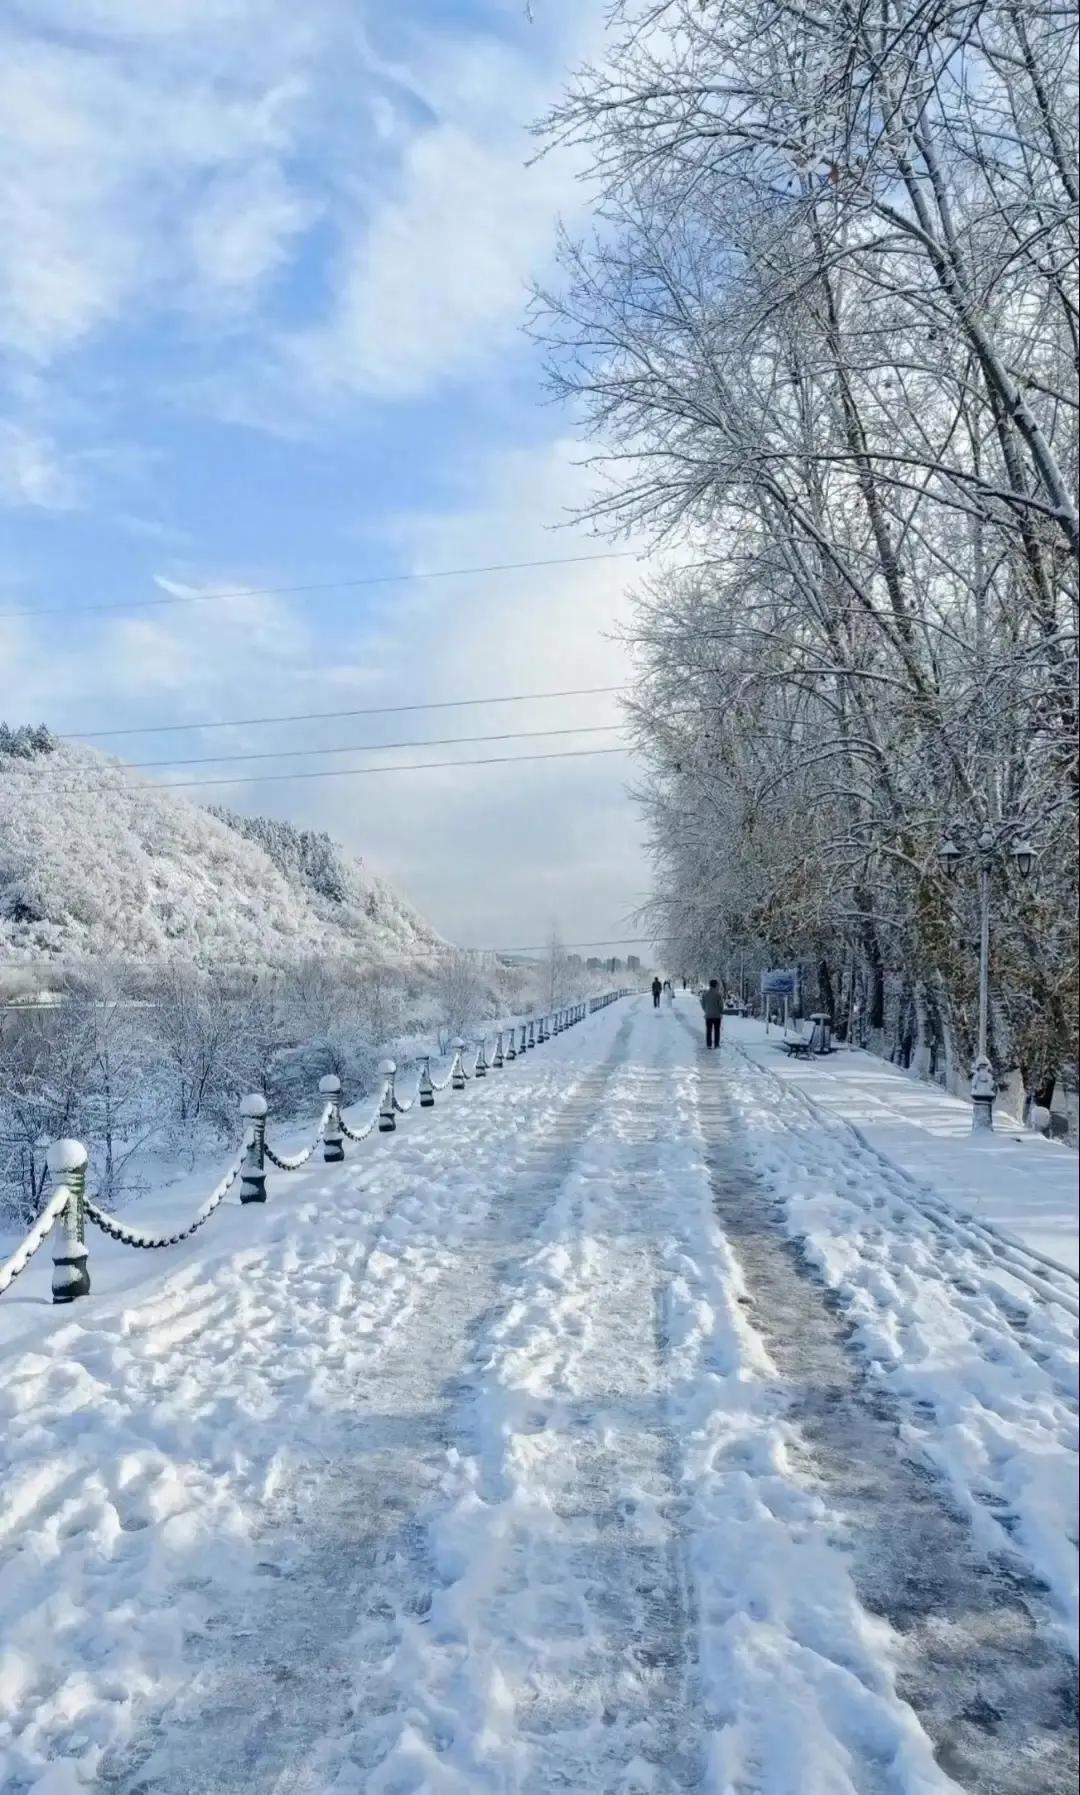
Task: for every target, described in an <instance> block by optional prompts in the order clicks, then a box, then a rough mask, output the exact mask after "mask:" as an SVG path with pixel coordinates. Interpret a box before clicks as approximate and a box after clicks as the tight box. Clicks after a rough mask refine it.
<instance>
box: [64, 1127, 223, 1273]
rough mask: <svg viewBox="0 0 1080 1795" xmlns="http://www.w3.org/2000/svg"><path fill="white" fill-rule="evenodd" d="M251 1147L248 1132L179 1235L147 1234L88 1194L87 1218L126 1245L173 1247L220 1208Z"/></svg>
mask: <svg viewBox="0 0 1080 1795" xmlns="http://www.w3.org/2000/svg"><path fill="white" fill-rule="evenodd" d="M250 1146H251V1137H250V1135H249V1136H248V1138H247V1140H246V1141H245V1142H244V1144H243V1146H242V1147H241V1149H240V1151H239V1153H238V1154H237V1156H236V1158H235V1159H234V1160H233V1162H232V1165H231V1166H230V1167H229V1169H228V1171H227V1172H226V1173H225V1176H224V1177H223V1178H222V1180H221V1182H220V1184H217V1185H215V1187H214V1189H213V1190H212V1191H211V1192H210V1195H209V1196H208V1197H207V1199H206V1202H205V1203H204V1204H203V1206H202V1208H201V1209H200V1210H199V1213H198V1215H197V1216H196V1217H195V1219H194V1221H193V1222H191V1223H189V1225H188V1226H187V1227H186V1228H181V1229H180V1230H179V1232H178V1233H176V1234H147V1233H146V1232H145V1231H144V1230H143V1229H142V1228H133V1227H132V1226H131V1224H130V1223H129V1222H121V1221H118V1220H117V1218H116V1216H115V1215H110V1214H109V1212H108V1210H106V1209H99V1208H98V1206H97V1204H96V1203H93V1202H91V1200H90V1198H89V1197H88V1198H87V1199H86V1219H87V1221H90V1222H93V1224H94V1226H95V1228H100V1229H101V1232H102V1233H103V1234H108V1235H109V1236H110V1237H111V1238H112V1239H113V1240H119V1241H121V1242H122V1243H123V1245H124V1246H127V1247H174V1246H176V1245H177V1244H178V1242H180V1241H181V1240H187V1239H188V1238H189V1236H190V1235H192V1234H197V1233H198V1231H199V1229H200V1228H201V1227H202V1226H203V1224H204V1223H205V1222H208V1221H209V1220H210V1217H211V1216H212V1215H213V1213H214V1211H215V1209H217V1208H218V1206H219V1204H220V1203H221V1202H222V1200H223V1199H224V1198H225V1197H226V1196H227V1195H228V1193H229V1191H230V1190H231V1189H232V1187H233V1185H234V1184H235V1183H236V1180H237V1179H238V1178H239V1176H240V1173H241V1171H242V1170H243V1166H244V1160H245V1159H246V1158H247V1152H248V1148H249V1147H250Z"/></svg>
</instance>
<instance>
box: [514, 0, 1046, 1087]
mask: <svg viewBox="0 0 1080 1795" xmlns="http://www.w3.org/2000/svg"><path fill="white" fill-rule="evenodd" d="M1075 54H1076V17H1075V13H1066V12H1062V11H1061V10H1060V9H1057V8H1054V7H1051V6H1050V5H1049V4H1044V3H1036V0H1001V3H996V0H991V3H990V4H989V5H987V4H984V3H983V0H979V3H978V4H975V3H974V0H972V3H971V4H963V3H961V4H959V5H956V6H952V7H950V8H948V9H947V10H943V9H940V8H939V9H930V10H928V9H927V8H926V7H925V6H924V5H922V4H921V3H918V0H885V4H883V5H880V6H878V7H875V8H874V9H873V10H872V11H871V10H869V9H866V8H858V7H854V8H853V7H851V6H849V5H847V4H846V0H824V3H823V4H822V5H819V6H816V7H812V8H809V9H806V8H801V7H798V8H797V7H792V6H790V5H789V4H787V0H723V4H719V3H717V0H672V3H671V4H661V5H659V6H654V5H645V4H629V3H625V4H623V5H621V6H619V7H617V8H616V20H615V24H614V26H613V35H612V37H611V40H610V47H609V51H608V54H607V56H606V57H605V58H604V59H603V60H602V61H600V62H598V63H596V64H595V65H593V66H592V67H590V68H589V69H587V70H585V71H584V72H583V73H582V74H581V75H580V76H579V77H578V78H577V79H576V80H575V81H574V83H573V84H572V86H571V88H570V90H569V92H568V93H567V96H566V98H565V100H564V102H563V103H562V104H561V105H560V106H559V107H558V108H557V109H556V111H555V113H554V114H553V115H552V117H551V118H549V119H548V120H547V121H546V123H545V125H544V126H543V130H544V131H545V132H546V133H547V136H548V139H549V141H554V140H559V141H563V142H566V141H569V142H571V143H573V144H574V145H576V147H577V153H578V155H579V157H581V159H582V161H583V163H584V164H585V166H586V167H587V168H588V169H589V170H591V174H592V177H593V179H594V181H595V183H596V188H597V194H598V198H597V230H596V233H595V235H594V236H593V237H592V238H591V239H590V240H588V241H584V242H581V243H572V242H568V243H567V244H566V245H565V249H564V273H565V279H564V281H563V282H562V284H561V285H560V286H559V288H558V289H557V290H555V291H553V292H549V293H547V294H542V295H539V296H538V312H537V320H538V329H539V330H540V332H541V333H542V334H543V335H544V336H545V338H546V340H547V342H548V344H549V346H550V354H551V371H552V378H553V381H554V382H555V384H556V386H557V388H558V389H559V390H560V391H561V392H563V393H564V394H566V395H568V396H569V397H570V398H571V399H572V400H573V402H574V403H575V405H576V406H577V407H579V408H581V407H583V408H584V410H585V412H586V414H587V416H588V418H589V420H590V422H591V426H592V428H593V430H594V432H595V435H596V437H597V438H598V440H599V442H600V444H601V452H602V453H603V451H604V450H606V451H607V452H608V453H609V454H610V457H611V460H610V465H609V469H608V471H609V474H610V480H609V483H608V485H607V487H606V488H605V490H604V494H603V497H602V498H601V500H600V501H599V503H598V504H597V506H596V507H595V508H594V514H595V515H596V517H597V518H598V519H599V520H600V521H601V522H605V521H606V522H607V523H609V524H611V523H613V524H615V525H617V526H620V527H626V528H633V529H635V530H641V529H645V530H649V531H651V532H652V533H653V534H654V536H655V538H656V540H657V543H658V545H660V546H661V547H665V546H666V547H667V548H668V549H669V550H670V551H671V552H670V553H669V554H668V555H667V556H666V557H664V558H666V559H667V560H668V561H669V562H670V564H671V571H669V572H666V573H663V574H661V575H660V576H659V577H658V578H656V580H655V581H654V582H653V583H652V584H651V586H650V587H649V588H648V590H646V591H645V592H643V593H642V594H641V595H640V602H639V605H638V611H637V619H636V625H635V627H634V628H633V630H632V631H631V636H632V641H633V644H634V648H635V650H636V653H637V656H638V662H639V666H640V683H639V687H638V690H637V694H636V697H635V699H634V702H633V704H632V706H631V716H632V719H633V723H634V726H635V731H636V736H637V742H638V745H639V747H640V749H641V751H642V754H643V757H644V760H645V763H646V766H647V769H648V773H647V777H646V778H645V780H644V782H643V785H642V789H641V793H640V797H641V802H642V805H643V808H644V811H645V814H646V816H647V817H648V819H649V823H650V827H651V835H652V844H653V851H654V855H655V863H656V897H655V902H654V904H653V906H652V910H651V917H650V920H651V923H652V926H653V928H654V929H656V930H657V932H658V933H659V934H660V935H662V936H663V937H665V938H667V939H668V940H669V942H670V944H671V945H670V949H669V963H670V964H672V965H679V966H682V965H692V966H695V967H698V968H702V969H704V968H705V967H707V966H715V965H716V964H717V963H718V962H723V963H725V964H726V965H727V966H728V967H729V968H733V966H734V965H735V964H736V963H737V959H738V956H739V954H740V953H742V954H744V955H745V956H747V957H748V959H749V960H750V962H751V963H752V964H753V965H754V966H758V965H760V964H761V963H762V962H763V961H764V962H772V963H780V964H790V963H791V962H792V961H796V960H797V961H799V962H800V963H801V964H802V965H803V966H804V968H805V969H806V971H807V974H808V976H809V979H810V980H811V983H812V984H813V983H816V985H817V990H816V992H815V991H813V990H811V991H810V992H809V993H808V995H810V996H812V997H814V998H815V999H816V1001H817V1002H819V1003H820V1004H821V1005H822V1006H823V1007H825V1008H827V1009H829V1010H830V1011H832V1013H833V1015H834V1016H835V1018H836V1019H837V1021H838V1023H839V1025H840V1028H841V1031H843V1030H844V1029H845V1028H846V1027H847V1026H848V1025H849V1022H850V1019H851V1018H852V1017H853V1016H855V1017H858V1018H860V1019H861V1020H860V1021H859V1027H860V1029H863V1030H865V1031H867V1032H868V1033H869V1034H871V1035H873V1036H874V1038H875V1039H876V1040H877V1041H879V1042H884V1043H885V1044H886V1045H887V1046H888V1047H890V1048H891V1049H892V1050H893V1051H894V1052H897V1053H899V1054H906V1055H907V1056H908V1057H909V1058H910V1059H911V1060H912V1061H913V1062H915V1063H918V1064H920V1065H921V1066H923V1067H928V1066H929V1065H930V1063H931V1061H933V1062H934V1063H935V1066H936V1069H937V1070H938V1071H939V1072H940V1073H941V1075H942V1076H945V1077H948V1078H949V1079H950V1081H951V1082H954V1083H956V1082H958V1081H959V1080H960V1079H961V1078H962V1073H963V1069H964V1068H966V1066H967V1065H968V1063H969V1061H970V1057H971V1053H972V1047H973V1042H974V1038H975V1025H976V1005H977V973H978V938H979V923H978V899H977V876H976V863H975V858H974V855H973V854H972V852H971V850H972V848H973V844H974V842H975V841H976V839H977V838H978V836H979V834H980V832H981V831H983V830H984V829H986V828H989V829H990V830H991V833H992V837H993V849H992V855H991V858H992V861H993V872H992V910H993V917H994V926H993V967H992V990H993V1006H992V1015H991V1030H990V1034H991V1050H992V1053H993V1057H994V1059H995V1062H996V1064H997V1068H998V1070H999V1072H1000V1073H1002V1074H1004V1073H1007V1072H1009V1071H1010V1069H1019V1075H1020V1077H1021V1079H1022V1081H1023V1084H1024V1085H1025V1087H1026V1088H1027V1089H1029V1090H1031V1091H1035V1092H1038V1093H1040V1098H1041V1100H1042V1101H1046V1099H1047V1096H1048V1092H1049V1088H1050V1086H1051V1085H1052V1083H1053V1081H1054V1079H1055V1078H1056V1077H1058V1076H1059V1074H1060V1072H1061V1069H1062V1068H1063V1067H1066V1068H1067V1067H1070V1066H1074V1065H1075V1058H1076V1031H1077V989H1078V985H1077V949H1076V934H1075V922H1076V913H1077V868H1076V852H1075V842H1076V825H1077V814H1076V813H1077V687H1076V675H1077V555H1078V524H1077V504H1076V488H1077V438H1076V422H1077V403H1078V394H1077V383H1076V370H1077V349H1078V342H1080V315H1078V310H1077V304H1076V263H1077V213H1076V207H1077V180H1076V165H1077V115H1076V84H1075V78H1074V69H1075ZM1021 833H1023V834H1026V835H1027V836H1029V837H1030V840H1031V842H1032V844H1033V845H1034V847H1035V849H1036V851H1037V863H1036V867H1035V871H1034V873H1033V875H1032V877H1031V878H1030V880H1028V881H1027V882H1025V881H1024V880H1023V879H1022V878H1021V876H1020V874H1019V872H1018V870H1017V868H1016V865H1015V864H1014V860H1013V857H1012V854H1011V851H1010V850H1011V846H1012V845H1013V844H1014V843H1015V841H1016V839H1017V838H1018V836H1019V835H1020V834H1021ZM943 837H949V838H951V839H953V840H954V841H955V842H956V843H957V845H958V846H960V847H961V848H962V849H964V851H965V858H964V860H963V862H962V864H961V867H960V870H959V874H958V876H957V878H956V880H955V881H954V882H950V881H949V880H948V879H947V878H946V877H945V874H944V872H943V870H942V867H941V865H940V863H939V854H938V848H939V844H940V843H941V841H942V839H943Z"/></svg>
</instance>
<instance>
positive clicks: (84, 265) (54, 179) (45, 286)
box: [0, 8, 305, 365]
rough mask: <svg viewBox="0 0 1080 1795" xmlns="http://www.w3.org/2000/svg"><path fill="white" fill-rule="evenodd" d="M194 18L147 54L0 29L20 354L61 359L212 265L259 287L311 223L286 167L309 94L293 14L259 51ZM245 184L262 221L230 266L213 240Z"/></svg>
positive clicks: (2, 167)
mask: <svg viewBox="0 0 1080 1795" xmlns="http://www.w3.org/2000/svg"><path fill="white" fill-rule="evenodd" d="M100 10H102V9H99V11H100ZM179 10H180V9H177V8H174V11H176V12H177V13H179ZM244 10H245V11H246V10H247V9H246V8H245V9H244ZM232 11H233V13H234V15H235V18H236V21H237V22H239V14H240V9H239V8H235V9H232ZM191 17H192V20H197V23H198V30H197V31H196V30H195V25H194V24H193V25H192V33H193V35H192V34H189V36H188V38H187V39H185V41H184V44H183V53H181V51H180V50H179V49H178V48H177V47H176V46H175V45H174V46H173V55H172V56H165V55H161V54H158V53H149V52H148V53H146V54H143V55H139V54H137V52H136V50H134V49H133V47H132V45H131V44H130V43H129V42H128V41H127V40H126V39H122V40H120V41H118V42H117V43H110V42H108V41H107V40H104V41H99V42H98V43H97V44H96V45H94V46H93V48H87V47H78V48H76V47H73V46H72V45H71V44H70V43H65V42H63V41H62V40H58V39H53V38H49V37H47V36H44V35H40V34H32V33H30V32H21V31H19V30H18V28H17V26H16V25H15V23H14V22H13V21H11V20H10V19H9V20H8V21H7V23H6V26H5V28H4V29H3V30H0V116H2V117H3V119H4V126H5V128H4V132H3V134H2V138H0V341H2V342H3V343H4V344H5V345H6V346H7V347H8V349H9V350H13V351H16V352H18V353H20V354H22V355H25V356H27V357H29V358H31V359H33V360H34V361H36V362H37V363H39V364H42V365H47V364H48V363H49V361H50V360H51V359H53V358H54V357H56V356H57V355H59V354H62V353H64V352H66V351H68V350H70V349H72V348H73V347H75V346H76V345H77V344H79V343H80V342H81V341H82V340H84V339H85V338H86V337H87V336H88V335H89V334H90V333H91V332H93V331H95V330H97V329H99V328H101V327H102V326H104V325H107V324H110V323H113V322H115V321H117V320H119V319H121V318H123V319H124V321H125V322H130V308H131V307H132V306H133V304H135V303H136V302H138V303H139V304H145V303H146V302H147V301H148V300H151V299H153V300H154V301H156V302H160V301H161V299H162V297H163V295H165V294H166V293H169V291H170V288H172V289H173V290H174V293H175V291H177V290H178V291H182V292H188V293H190V292H191V291H192V290H197V284H198V282H199V281H202V280H205V279H206V278H207V275H208V274H210V275H211V276H213V275H214V274H217V276H218V277H219V284H220V278H221V277H222V275H224V277H225V278H226V280H227V281H228V283H229V284H231V285H232V286H233V288H234V289H235V287H236V285H237V283H238V279H239V277H240V275H241V273H242V274H243V277H244V279H245V280H246V281H247V283H248V285H249V286H250V287H251V288H252V289H253V290H254V289H255V288H257V286H258V283H259V281H260V279H261V278H263V277H264V276H265V275H266V274H268V273H270V272H272V270H273V269H274V267H275V266H276V265H277V262H278V260H279V259H280V255H281V254H282V253H284V250H285V248H286V246H287V244H288V241H289V239H290V238H291V237H292V235H294V234H295V232H296V230H297V229H298V228H299V225H300V224H301V223H302V221H303V218H304V208H303V207H302V206H301V205H300V203H299V202H298V201H296V200H294V199H293V198H292V196H291V194H290V191H289V185H288V181H287V179H286V176H285V174H284V171H283V170H284V161H285V158H286V157H287V155H288V152H289V150H290V147H291V144H292V141H293V135H294V132H295V130H296V128H297V126H296V114H297V110H298V108H299V107H300V106H301V104H302V102H303V99H304V95H305V86H304V78H303V76H304V61H303V57H302V55H299V54H298V57H297V59H296V60H295V61H294V62H290V61H289V60H288V59H287V58H286V55H285V51H286V49H287V48H288V45H289V42H290V41H291V40H290V38H289V35H288V34H287V33H286V34H285V36H284V38H283V37H282V30H281V24H280V15H276V16H275V18H274V19H273V20H272V21H270V23H271V24H272V25H273V27H274V29H273V30H272V31H270V32H269V33H268V35H269V36H270V38H271V39H272V40H273V41H274V42H275V44H276V50H275V53H274V54H273V55H270V56H264V55H262V54H260V53H259V51H258V48H257V47H256V49H255V50H254V51H250V50H245V40H246V41H247V42H248V43H250V35H251V34H250V32H246V33H244V34H240V33H238V34H237V37H236V41H235V43H234V44H232V45H230V43H229V40H228V38H227V37H226V38H225V39H224V40H221V39H219V40H217V41H216V42H215V39H214V36H213V32H212V31H211V30H210V29H209V28H208V27H209V26H211V25H213V23H214V21H213V20H212V19H210V18H209V17H208V16H207V17H202V16H200V15H198V14H196V12H195V11H194V9H192V15H191ZM183 22H184V21H183V20H182V19H181V18H179V17H178V19H177V29H179V28H180V26H181V25H182V24H183ZM249 22H250V21H249ZM230 48H231V49H232V51H233V54H231V55H230V54H229V53H228V52H229V50H230ZM294 71H295V72H294ZM2 146H6V148H5V147H2ZM230 182H232V183H236V184H237V197H238V198H240V199H241V200H243V199H244V198H247V199H248V200H253V201H254V202H255V209H256V212H257V218H256V221H255V222H254V223H253V224H252V225H251V227H250V228H249V233H248V239H247V241H246V243H244V242H243V241H238V240H237V238H236V225H235V223H234V226H233V232H234V238H233V243H232V247H231V251H230V245H229V244H228V243H227V242H225V243H222V245H221V246H220V248H219V253H218V258H217V261H216V262H214V261H213V259H212V258H211V256H210V254H209V251H208V245H207V236H208V232H209V231H211V230H212V229H213V228H214V224H215V218H216V221H217V223H218V225H219V226H220V207H221V196H225V195H227V193H228V190H229V183H230ZM208 183H217V192H216V193H215V189H214V186H213V185H209V186H208ZM215 205H216V206H217V212H216V214H215ZM230 257H231V259H230Z"/></svg>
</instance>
